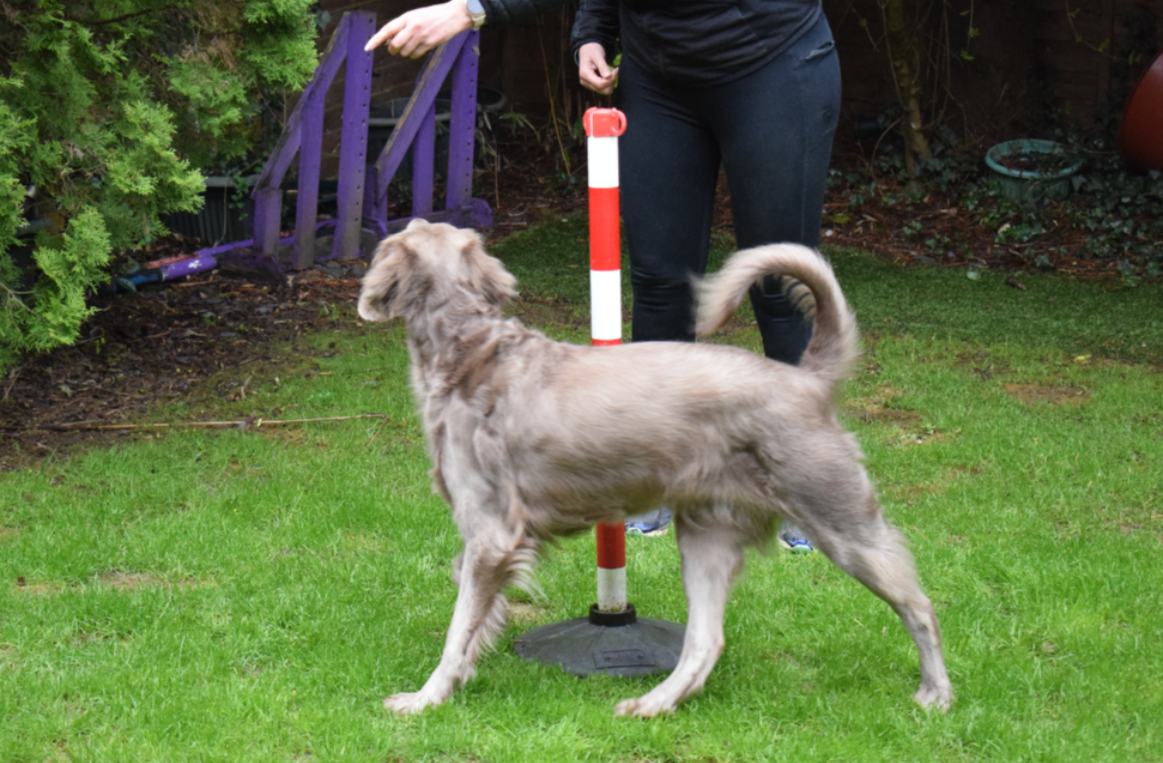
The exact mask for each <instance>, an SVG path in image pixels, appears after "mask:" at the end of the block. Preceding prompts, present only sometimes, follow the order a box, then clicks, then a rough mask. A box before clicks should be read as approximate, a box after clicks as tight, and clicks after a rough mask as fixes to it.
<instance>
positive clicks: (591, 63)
mask: <svg viewBox="0 0 1163 763" xmlns="http://www.w3.org/2000/svg"><path fill="white" fill-rule="evenodd" d="M577 67H578V74H579V76H580V77H581V83H582V87H584V88H585V89H587V90H593V91H594V92H595V93H600V94H602V95H609V94H610V93H612V92H614V83H616V82H617V81H618V70H617V69H611V68H610V65H609V64H608V63H606V49H605V48H603V47H602V44H601V43H600V42H587V43H586V44H585V45H582V46H581V47H580V48H578V49H577Z"/></svg>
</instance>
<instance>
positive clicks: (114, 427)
mask: <svg viewBox="0 0 1163 763" xmlns="http://www.w3.org/2000/svg"><path fill="white" fill-rule="evenodd" d="M356 419H380V425H379V426H378V427H376V431H375V433H374V434H372V438H371V440H368V445H371V444H372V441H373V440H375V439H376V437H377V436H379V433H380V430H382V429H383V428H384V425H385V424H387V423H388V422H389V421H391V419H390V418H388V415H387V414H386V413H360V414H356V415H354V416H325V417H322V418H315V419H262V418H255V417H254V416H248V417H247V418H245V419H240V420H236V421H173V422H159V423H156V424H103V423H100V421H99V420H97V419H91V420H89V421H70V422H67V423H64V424H34V425H33V426H29V427H13V426H0V431H4V432H36V431H41V432H116V431H129V430H134V429H176V428H180V427H202V428H215V427H217V428H225V427H233V428H235V429H246V428H248V427H251V426H253V427H254V428H255V429H259V428H261V427H264V426H291V425H295V424H317V423H320V422H326V421H354V420H356ZM399 423H400V424H401V426H402V425H403V422H399Z"/></svg>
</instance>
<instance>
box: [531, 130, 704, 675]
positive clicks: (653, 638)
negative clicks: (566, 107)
mask: <svg viewBox="0 0 1163 763" xmlns="http://www.w3.org/2000/svg"><path fill="white" fill-rule="evenodd" d="M582 124H583V126H584V127H585V130H586V136H587V141H586V145H587V150H588V158H589V202H590V336H591V343H592V344H593V345H595V346H603V345H619V344H621V343H622V243H621V233H620V227H619V199H618V185H619V183H618V136H620V135H621V134H622V133H623V132H625V130H626V116H625V115H624V114H622V112H620V111H618V110H617V109H596V108H595V109H589V110H588V111H586V113H585V116H583V117H582ZM595 534H596V537H597V556H598V602H597V603H596V604H594V605H592V606H591V607H590V612H589V617H579V618H576V619H574V620H568V621H565V622H559V623H552V624H550V625H543V626H541V627H540V628H534V629H533V630H531V631H529V632H528V633H526V634H525V635H523V636H521V637H520V638H518V639H517V640H516V641H515V642H514V644H513V648H514V649H515V650H516V651H517V654H519V655H520V656H521V657H523V658H525V659H527V660H537V661H539V662H547V663H554V664H559V665H561V666H562V668H564V669H565V670H567V671H569V672H571V673H576V674H578V675H589V674H591V673H605V674H609V675H620V676H637V675H645V674H648V673H653V672H655V671H659V670H662V671H670V670H673V669H674V666H675V665H677V664H678V657H679V655H680V654H681V653H682V640H683V633H684V628H683V626H681V625H678V624H676V623H671V622H667V621H665V620H649V619H645V618H639V617H638V615H637V613H636V612H635V610H634V605H633V604H631V603H630V602H629V601H628V599H627V593H626V525H625V523H624V522H610V523H607V522H599V523H598V524H597V527H596V529H595Z"/></svg>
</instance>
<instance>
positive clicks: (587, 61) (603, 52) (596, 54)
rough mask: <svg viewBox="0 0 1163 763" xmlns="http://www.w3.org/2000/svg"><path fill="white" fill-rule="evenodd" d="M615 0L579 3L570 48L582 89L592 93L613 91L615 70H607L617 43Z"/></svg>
mask: <svg viewBox="0 0 1163 763" xmlns="http://www.w3.org/2000/svg"><path fill="white" fill-rule="evenodd" d="M618 29H619V27H618V0H581V3H580V4H579V6H578V11H577V17H576V18H575V19H574V22H573V30H572V31H571V33H570V36H569V38H570V39H569V45H570V48H572V49H573V56H574V60H575V61H577V66H578V77H579V78H580V80H581V84H582V87H585V88H586V89H588V90H593V91H594V92H595V93H601V94H602V95H609V94H610V93H612V92H614V83H615V82H617V80H618V70H617V69H613V68H611V67H610V63H609V62H610V60H611V58H613V56H614V48H615V45H616V44H617V40H618Z"/></svg>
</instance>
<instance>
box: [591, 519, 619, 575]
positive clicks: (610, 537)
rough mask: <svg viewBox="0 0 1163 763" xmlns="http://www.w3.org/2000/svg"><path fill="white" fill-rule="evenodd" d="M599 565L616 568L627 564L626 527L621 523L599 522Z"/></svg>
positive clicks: (610, 568) (606, 568)
mask: <svg viewBox="0 0 1163 763" xmlns="http://www.w3.org/2000/svg"><path fill="white" fill-rule="evenodd" d="M597 539H598V566H599V567H601V568H602V569H604V570H616V569H619V568H621V567H625V566H626V527H625V525H623V524H621V523H619V524H607V523H605V522H599V523H598V533H597Z"/></svg>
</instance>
